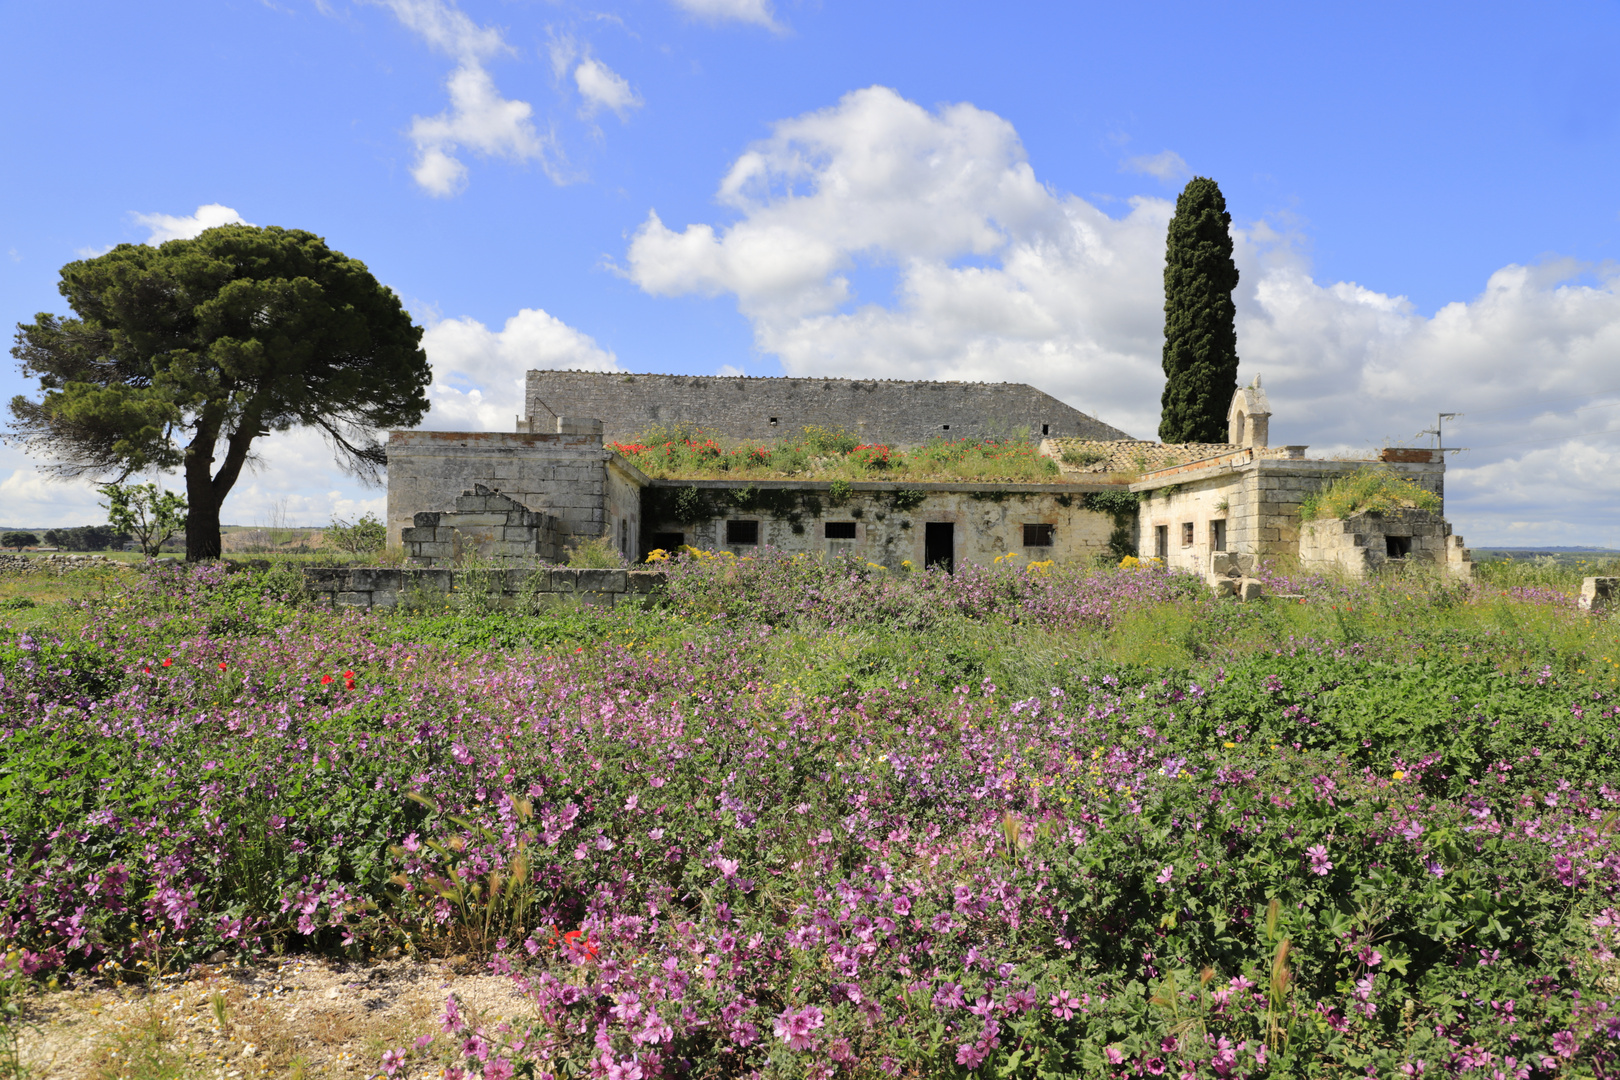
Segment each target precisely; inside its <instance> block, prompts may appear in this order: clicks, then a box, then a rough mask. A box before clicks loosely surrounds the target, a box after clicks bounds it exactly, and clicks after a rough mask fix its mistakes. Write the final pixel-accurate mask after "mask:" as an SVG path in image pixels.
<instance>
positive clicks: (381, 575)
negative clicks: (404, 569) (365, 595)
mask: <svg viewBox="0 0 1620 1080" xmlns="http://www.w3.org/2000/svg"><path fill="white" fill-rule="evenodd" d="M400 580H401V574H400V572H399V571H398V570H394V569H390V568H388V567H381V566H364V567H357V568H356V569H354V570H350V571H349V588H351V589H353V590H355V591H357V592H376V591H377V590H378V589H398V588H399V583H400Z"/></svg>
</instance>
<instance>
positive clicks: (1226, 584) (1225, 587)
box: [1210, 577, 1238, 596]
mask: <svg viewBox="0 0 1620 1080" xmlns="http://www.w3.org/2000/svg"><path fill="white" fill-rule="evenodd" d="M1210 584H1211V585H1212V586H1213V587H1214V589H1215V595H1216V596H1236V595H1237V593H1238V579H1237V578H1229V577H1218V578H1216V579H1215V580H1213V581H1211V582H1210Z"/></svg>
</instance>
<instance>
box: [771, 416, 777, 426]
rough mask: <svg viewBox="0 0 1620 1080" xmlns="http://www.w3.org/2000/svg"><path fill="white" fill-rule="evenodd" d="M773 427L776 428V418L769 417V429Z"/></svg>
mask: <svg viewBox="0 0 1620 1080" xmlns="http://www.w3.org/2000/svg"><path fill="white" fill-rule="evenodd" d="M775 426H776V417H774V416H773V417H771V427H775Z"/></svg>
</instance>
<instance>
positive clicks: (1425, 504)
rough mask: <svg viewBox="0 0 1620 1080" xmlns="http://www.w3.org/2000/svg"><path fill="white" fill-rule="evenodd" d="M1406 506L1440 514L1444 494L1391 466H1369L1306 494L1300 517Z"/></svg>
mask: <svg viewBox="0 0 1620 1080" xmlns="http://www.w3.org/2000/svg"><path fill="white" fill-rule="evenodd" d="M1402 508H1416V509H1418V510H1428V511H1431V512H1433V513H1439V512H1440V497H1439V496H1438V495H1436V494H1434V492H1432V491H1427V490H1425V489H1424V488H1421V487H1419V486H1418V485H1416V484H1414V483H1413V482H1412V481H1410V480H1407V479H1406V478H1405V477H1401V476H1396V475H1395V474H1394V473H1392V472H1390V471H1389V470H1388V469H1379V468H1373V467H1371V466H1367V467H1363V468H1360V469H1357V470H1356V471H1355V472H1353V473H1351V474H1349V475H1348V476H1341V477H1339V478H1338V479H1337V480H1335V481H1333V483H1331V484H1329V485H1328V486H1327V487H1325V488H1323V489H1322V490H1321V491H1316V492H1312V493H1311V494H1309V495H1307V496H1305V501H1304V502H1303V503H1301V504H1300V508H1299V519H1300V520H1301V521H1315V520H1317V519H1318V518H1346V517H1349V516H1350V515H1351V514H1359V513H1362V512H1365V511H1388V510H1399V509H1402Z"/></svg>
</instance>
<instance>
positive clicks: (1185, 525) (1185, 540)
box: [1181, 521, 1193, 547]
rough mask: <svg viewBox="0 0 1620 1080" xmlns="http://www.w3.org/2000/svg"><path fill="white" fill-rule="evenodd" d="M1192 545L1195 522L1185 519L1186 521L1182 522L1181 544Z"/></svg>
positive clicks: (1184, 545) (1183, 545)
mask: <svg viewBox="0 0 1620 1080" xmlns="http://www.w3.org/2000/svg"><path fill="white" fill-rule="evenodd" d="M1192 545H1193V523H1192V522H1190V521H1184V522H1182V523H1181V546H1182V547H1192Z"/></svg>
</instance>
